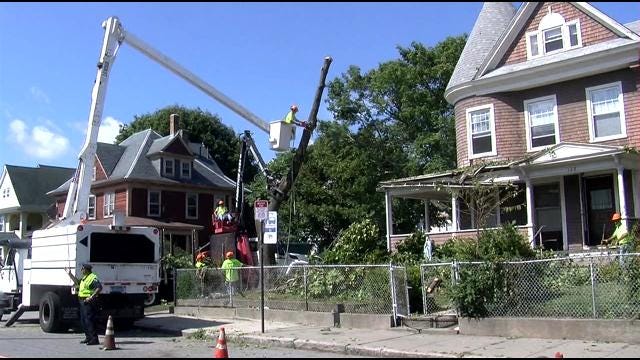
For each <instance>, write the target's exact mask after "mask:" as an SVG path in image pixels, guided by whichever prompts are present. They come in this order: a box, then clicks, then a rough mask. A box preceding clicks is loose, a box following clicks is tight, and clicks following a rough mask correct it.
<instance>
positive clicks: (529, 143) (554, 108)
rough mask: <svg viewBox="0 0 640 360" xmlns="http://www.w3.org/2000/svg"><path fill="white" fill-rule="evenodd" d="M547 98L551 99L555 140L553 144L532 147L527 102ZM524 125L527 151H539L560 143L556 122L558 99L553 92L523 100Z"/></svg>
mask: <svg viewBox="0 0 640 360" xmlns="http://www.w3.org/2000/svg"><path fill="white" fill-rule="evenodd" d="M549 100H553V126H554V132H555V137H556V142H555V144H551V145H544V146H537V147H532V146H531V145H532V143H531V142H532V140H533V139H532V138H531V123H530V121H529V104H531V103H536V102H540V101H549ZM524 127H525V130H526V132H527V151H539V150H542V149H546V148H548V147H550V146H554V145H557V144H559V143H560V125H559V124H558V101H557V98H556V95H555V94H553V95H549V96H542V97H539V98H535V99H527V100H525V101H524Z"/></svg>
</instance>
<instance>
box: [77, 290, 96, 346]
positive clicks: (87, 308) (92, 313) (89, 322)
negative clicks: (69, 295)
mask: <svg viewBox="0 0 640 360" xmlns="http://www.w3.org/2000/svg"><path fill="white" fill-rule="evenodd" d="M78 301H79V302H80V324H81V325H82V330H84V335H85V337H86V339H87V340H89V341H98V332H97V331H96V326H95V322H96V315H97V313H98V309H97V308H96V305H95V303H85V302H84V299H80V298H78Z"/></svg>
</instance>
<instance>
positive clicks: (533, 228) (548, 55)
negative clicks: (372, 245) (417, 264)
mask: <svg viewBox="0 0 640 360" xmlns="http://www.w3.org/2000/svg"><path fill="white" fill-rule="evenodd" d="M639 33H640V21H634V22H632V23H629V24H624V25H623V24H620V23H618V22H616V21H615V20H613V19H612V18H610V17H608V16H607V15H606V14H603V13H602V12H600V11H599V10H597V9H596V8H594V7H593V6H591V5H589V4H588V3H581V2H568V3H562V2H541V3H539V2H531V3H527V2H525V3H522V5H521V6H520V8H519V9H518V10H517V11H516V9H515V8H514V7H513V5H512V4H511V3H508V2H507V3H485V4H484V6H483V8H482V10H481V12H480V14H479V15H478V18H477V20H476V23H475V25H474V27H473V30H472V31H471V34H470V35H469V38H468V40H467V44H466V45H465V48H464V50H463V52H462V54H461V56H460V58H459V60H458V63H457V64H456V68H455V70H454V72H453V74H452V76H451V79H450V81H449V84H448V85H447V89H446V91H445V98H446V100H447V101H448V102H449V103H450V104H452V105H453V106H454V111H455V129H456V147H457V166H458V168H457V169H453V170H451V171H448V172H445V173H442V174H427V175H423V176H416V177H412V178H405V179H395V180H391V181H385V182H382V183H380V184H379V189H378V191H381V192H384V193H385V198H386V210H387V245H388V248H389V249H393V248H395V246H396V244H397V243H398V242H399V241H401V240H402V239H404V238H405V237H406V236H407V234H395V233H394V228H393V210H392V202H393V199H394V198H400V199H417V200H420V201H424V203H425V217H424V218H425V219H426V221H425V222H424V223H423V224H424V226H425V228H426V229H427V231H428V233H429V236H430V237H431V238H432V239H433V240H435V242H436V243H441V242H444V241H446V240H447V239H450V238H452V237H454V236H473V235H474V234H475V232H476V230H475V226H474V225H475V224H473V219H472V217H471V216H469V215H463V214H462V212H461V211H460V209H461V208H464V207H465V204H461V202H460V199H459V198H458V197H457V196H456V195H455V191H446V192H445V191H442V188H441V187H439V186H438V184H439V185H442V184H449V185H450V186H460V182H459V180H460V174H461V173H462V170H463V169H465V168H467V167H470V166H478V165H479V164H485V165H486V166H485V167H484V168H482V169H480V170H479V172H478V176H479V178H481V179H483V180H484V181H494V182H496V183H499V182H501V181H503V182H511V183H513V184H517V185H518V186H520V187H521V188H522V190H523V191H522V195H521V199H520V200H521V201H522V203H524V204H526V206H525V208H523V209H522V210H521V211H520V212H516V213H511V214H506V213H505V212H503V211H502V209H499V208H498V209H496V212H495V214H492V216H491V219H490V220H491V225H492V226H498V225H499V224H501V223H504V222H506V221H515V222H516V224H517V225H518V227H519V229H520V230H521V231H522V232H523V233H524V234H526V235H527V237H528V238H529V240H530V241H531V243H532V246H533V245H539V244H541V243H542V244H543V245H544V247H545V248H549V249H555V250H565V251H576V250H582V249H586V248H590V247H594V246H596V245H599V244H600V241H601V239H602V238H603V237H608V236H610V235H611V233H612V232H613V227H612V224H611V222H610V218H611V215H612V213H614V212H619V213H620V214H621V215H622V218H623V225H624V226H626V227H627V228H629V227H630V226H631V225H632V224H633V223H634V222H636V221H637V219H638V218H639V217H640V172H639V169H640V156H639V154H638V151H637V149H638V148H640V93H639V89H638V86H639V84H640V68H639V66H638V65H639V49H640V36H638V34H639ZM450 189H451V188H450ZM443 202H446V203H447V204H448V207H449V208H450V209H451V210H449V214H448V218H449V219H450V220H451V221H450V226H448V227H446V228H444V229H437V228H433V227H430V226H429V225H428V224H429V218H430V215H429V208H430V207H429V206H428V205H429V204H430V203H443ZM431 209H432V211H433V206H431ZM433 218H434V214H433V213H432V214H431V219H433Z"/></svg>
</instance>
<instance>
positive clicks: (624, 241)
mask: <svg viewBox="0 0 640 360" xmlns="http://www.w3.org/2000/svg"><path fill="white" fill-rule="evenodd" d="M611 221H613V222H614V224H615V227H616V228H615V230H614V231H613V234H612V235H611V236H610V237H608V238H606V239H604V240H602V242H603V243H605V244H612V245H618V251H619V253H620V255H621V256H620V265H623V264H624V256H622V255H623V254H626V253H628V252H629V251H630V250H631V248H632V247H633V245H634V244H633V243H634V241H633V236H632V235H631V234H629V232H628V231H627V229H626V228H625V227H624V226H622V217H621V216H620V214H618V213H614V214H613V216H612V217H611Z"/></svg>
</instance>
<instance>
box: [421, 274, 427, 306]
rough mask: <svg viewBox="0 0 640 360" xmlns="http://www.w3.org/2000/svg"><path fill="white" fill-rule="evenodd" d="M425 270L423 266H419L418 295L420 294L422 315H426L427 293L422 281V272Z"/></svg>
mask: <svg viewBox="0 0 640 360" xmlns="http://www.w3.org/2000/svg"><path fill="white" fill-rule="evenodd" d="M423 269H426V266H425V264H420V293H421V294H422V313H423V314H424V315H427V292H426V291H424V287H425V284H426V283H425V281H424V270H423Z"/></svg>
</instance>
